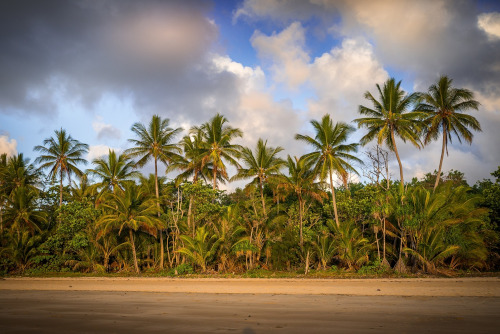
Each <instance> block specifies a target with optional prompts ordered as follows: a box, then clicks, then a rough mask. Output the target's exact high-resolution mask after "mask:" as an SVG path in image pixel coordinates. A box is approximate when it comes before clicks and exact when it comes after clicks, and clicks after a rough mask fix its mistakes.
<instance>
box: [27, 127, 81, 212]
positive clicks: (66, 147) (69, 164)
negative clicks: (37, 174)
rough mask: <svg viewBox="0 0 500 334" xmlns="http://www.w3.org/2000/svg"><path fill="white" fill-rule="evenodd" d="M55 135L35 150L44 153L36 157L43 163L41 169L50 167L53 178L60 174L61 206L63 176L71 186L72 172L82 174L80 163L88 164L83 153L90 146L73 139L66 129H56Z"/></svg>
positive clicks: (60, 203)
mask: <svg viewBox="0 0 500 334" xmlns="http://www.w3.org/2000/svg"><path fill="white" fill-rule="evenodd" d="M54 133H55V137H51V138H47V139H45V140H44V141H43V146H42V145H38V146H35V148H34V150H35V151H37V152H41V153H42V155H41V156H39V157H38V158H36V160H35V163H41V164H42V165H41V166H40V168H41V169H47V168H50V172H49V177H50V178H52V179H53V180H55V179H56V176H57V175H58V174H59V207H61V206H62V195H63V178H64V176H66V177H67V178H68V181H69V184H70V186H71V174H76V175H81V174H82V171H81V170H80V169H78V167H77V165H78V164H80V163H81V164H86V163H87V160H85V159H84V158H83V155H84V154H85V153H87V152H88V149H89V146H88V145H87V144H83V143H80V142H79V141H78V140H76V139H73V138H72V137H71V136H70V135H69V134H67V133H66V130H64V129H61V130H55V131H54Z"/></svg>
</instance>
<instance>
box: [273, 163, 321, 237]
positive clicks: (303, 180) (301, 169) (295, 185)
mask: <svg viewBox="0 0 500 334" xmlns="http://www.w3.org/2000/svg"><path fill="white" fill-rule="evenodd" d="M287 167H288V176H285V175H283V176H281V177H280V181H278V188H281V189H284V190H285V192H286V193H288V194H295V195H296V196H297V199H298V201H299V224H300V230H299V231H300V232H299V238H300V246H301V247H302V246H303V245H304V237H303V233H302V230H303V225H304V213H305V212H304V211H305V203H306V198H307V197H310V198H313V199H315V200H317V201H322V200H323V197H324V196H325V193H324V192H323V191H321V187H320V185H319V183H317V182H315V180H316V175H317V174H316V172H315V171H314V162H313V161H311V160H308V159H305V158H304V157H301V158H300V159H298V158H297V157H295V159H292V157H290V156H288V158H287Z"/></svg>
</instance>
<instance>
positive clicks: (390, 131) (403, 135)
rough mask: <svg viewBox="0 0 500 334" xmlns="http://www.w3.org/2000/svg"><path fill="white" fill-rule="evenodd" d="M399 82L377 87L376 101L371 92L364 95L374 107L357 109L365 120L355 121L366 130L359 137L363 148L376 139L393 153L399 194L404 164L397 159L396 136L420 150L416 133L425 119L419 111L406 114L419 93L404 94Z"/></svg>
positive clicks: (390, 82)
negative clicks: (398, 178)
mask: <svg viewBox="0 0 500 334" xmlns="http://www.w3.org/2000/svg"><path fill="white" fill-rule="evenodd" d="M400 86H401V81H399V82H397V83H396V81H395V79H394V78H391V79H389V80H387V81H386V82H385V84H384V86H383V87H382V88H381V87H380V85H378V84H377V90H378V92H379V95H380V96H379V100H377V99H375V97H373V95H372V94H371V93H370V92H366V93H365V98H366V99H367V100H369V101H370V102H372V103H373V108H368V107H365V106H359V113H360V114H361V115H366V116H368V117H365V118H358V119H355V120H354V122H356V123H357V124H358V127H359V128H361V127H365V128H367V129H368V133H367V134H366V135H364V136H363V138H361V144H363V145H366V144H367V143H368V142H370V141H371V140H372V139H374V138H377V143H378V144H382V142H385V144H386V145H387V147H388V148H389V149H390V150H391V151H393V152H394V153H395V154H396V158H397V159H398V164H399V174H400V179H401V184H400V187H401V192H403V191H404V177H403V164H402V163H401V159H400V157H399V152H398V148H397V146H396V136H398V137H399V138H400V139H401V140H403V142H406V141H409V142H410V143H412V144H413V145H414V146H415V147H417V148H420V146H421V143H420V139H419V134H420V131H421V127H422V125H421V121H420V119H421V118H422V117H423V116H424V115H423V113H421V112H418V111H412V112H409V111H408V109H409V108H410V107H411V106H412V105H413V104H415V103H416V102H417V100H418V97H419V96H418V94H417V93H412V94H406V92H405V91H404V90H402V89H401V88H400Z"/></svg>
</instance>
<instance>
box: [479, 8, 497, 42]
mask: <svg viewBox="0 0 500 334" xmlns="http://www.w3.org/2000/svg"><path fill="white" fill-rule="evenodd" d="M477 25H478V26H479V28H481V29H482V30H484V31H485V32H486V33H487V34H488V38H489V39H490V40H492V41H495V40H499V39H500V13H498V12H491V13H483V14H480V15H479V16H478V18H477Z"/></svg>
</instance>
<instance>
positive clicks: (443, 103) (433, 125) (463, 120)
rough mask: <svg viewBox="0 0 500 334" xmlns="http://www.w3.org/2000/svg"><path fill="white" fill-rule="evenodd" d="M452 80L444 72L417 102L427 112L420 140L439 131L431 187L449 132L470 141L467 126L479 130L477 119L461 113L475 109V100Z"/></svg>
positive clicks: (438, 176) (439, 171)
mask: <svg viewBox="0 0 500 334" xmlns="http://www.w3.org/2000/svg"><path fill="white" fill-rule="evenodd" d="M452 81H453V80H451V79H450V78H448V77H447V76H442V77H440V78H439V81H438V83H437V84H434V85H432V86H430V87H429V90H428V92H427V93H424V94H422V95H421V97H422V100H423V101H422V103H420V104H419V106H418V109H419V110H422V111H423V112H426V113H427V117H426V119H425V121H424V122H425V124H426V125H427V127H426V128H424V144H428V143H429V142H430V141H431V140H435V139H437V138H438V136H439V135H440V134H441V132H442V133H443V145H442V149H441V160H440V161H439V169H438V173H437V177H436V183H435V184H434V190H436V188H437V186H438V184H439V178H440V176H441V169H442V167H443V158H444V152H445V151H446V154H448V141H450V143H451V142H452V141H451V140H452V134H455V136H456V137H457V138H458V141H459V142H460V143H461V142H462V138H463V139H464V140H465V141H466V142H468V143H469V144H470V143H472V137H473V134H472V132H471V131H470V130H474V131H481V125H480V124H479V122H478V120H477V119H476V118H475V117H473V116H471V115H468V114H465V113H464V112H466V111H469V110H477V109H478V107H479V102H478V101H476V100H474V93H473V92H472V91H470V90H468V89H464V88H455V87H453V86H452Z"/></svg>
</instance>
